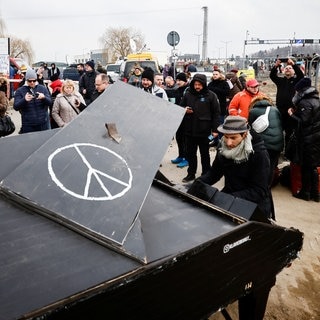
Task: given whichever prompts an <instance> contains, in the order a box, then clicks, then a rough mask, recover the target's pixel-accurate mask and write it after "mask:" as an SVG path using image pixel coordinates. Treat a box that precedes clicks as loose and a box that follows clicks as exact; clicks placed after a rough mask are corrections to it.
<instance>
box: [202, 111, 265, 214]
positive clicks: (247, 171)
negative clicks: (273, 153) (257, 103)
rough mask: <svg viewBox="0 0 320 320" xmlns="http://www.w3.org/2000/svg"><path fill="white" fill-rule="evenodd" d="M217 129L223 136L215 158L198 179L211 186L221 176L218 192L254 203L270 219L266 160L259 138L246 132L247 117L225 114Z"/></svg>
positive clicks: (247, 128)
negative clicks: (222, 180)
mask: <svg viewBox="0 0 320 320" xmlns="http://www.w3.org/2000/svg"><path fill="white" fill-rule="evenodd" d="M218 131H219V132H221V133H223V137H222V139H221V141H220V145H219V146H218V148H217V153H216V157H215V159H214V161H213V163H212V166H211V168H210V170H209V171H208V172H207V173H206V174H204V175H202V176H201V177H199V179H200V180H201V181H202V182H204V183H207V184H209V185H213V184H215V183H216V182H218V181H219V180H220V179H221V178H222V177H223V176H224V179H225V185H224V188H223V189H222V190H221V191H222V192H225V193H229V194H232V195H233V196H234V197H239V198H242V199H245V200H249V201H252V202H254V203H256V204H257V205H258V207H259V208H260V210H261V211H262V212H263V213H264V214H265V215H266V217H268V218H270V217H271V192H270V188H269V172H270V160H269V155H268V152H267V149H266V147H265V145H264V142H263V140H262V138H260V137H259V136H258V135H257V134H256V133H255V132H254V131H250V130H249V125H248V123H247V119H246V118H244V117H240V116H228V117H226V119H225V121H224V123H223V124H222V125H220V126H219V127H218Z"/></svg>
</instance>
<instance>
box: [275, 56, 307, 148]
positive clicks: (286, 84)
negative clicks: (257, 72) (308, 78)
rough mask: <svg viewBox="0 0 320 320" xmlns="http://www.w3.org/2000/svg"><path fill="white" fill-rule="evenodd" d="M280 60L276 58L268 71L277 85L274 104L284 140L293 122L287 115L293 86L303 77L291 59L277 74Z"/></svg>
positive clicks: (288, 134) (290, 130)
mask: <svg viewBox="0 0 320 320" xmlns="http://www.w3.org/2000/svg"><path fill="white" fill-rule="evenodd" d="M281 64H282V62H281V60H280V59H277V60H276V62H275V64H274V66H273V67H272V69H271V71H270V75H269V76H270V79H271V81H272V82H273V83H274V84H275V85H276V86H277V93H276V106H277V108H278V109H279V111H280V113H281V122H282V128H283V130H284V137H285V142H286V143H287V142H288V139H289V137H290V135H291V133H292V130H293V126H294V123H293V122H292V119H291V118H290V117H289V115H288V109H289V107H290V106H292V98H293V96H294V94H295V89H294V86H295V85H296V84H297V83H298V82H299V80H300V79H302V78H303V77H304V74H303V72H302V70H301V69H300V67H299V66H298V65H297V64H296V63H294V61H293V60H292V59H290V58H289V59H288V61H287V65H286V66H285V68H284V70H283V72H282V73H281V75H279V74H278V71H279V68H280V66H281Z"/></svg>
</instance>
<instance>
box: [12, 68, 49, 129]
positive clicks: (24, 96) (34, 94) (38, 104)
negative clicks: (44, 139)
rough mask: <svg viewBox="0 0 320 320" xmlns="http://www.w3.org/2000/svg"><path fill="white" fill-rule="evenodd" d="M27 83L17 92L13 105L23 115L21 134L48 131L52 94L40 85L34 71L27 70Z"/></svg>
mask: <svg viewBox="0 0 320 320" xmlns="http://www.w3.org/2000/svg"><path fill="white" fill-rule="evenodd" d="M25 81H26V82H25V85H23V86H22V87H20V88H18V89H17V90H16V92H15V95H14V103H13V108H14V109H15V110H16V111H19V112H20V114H21V130H20V133H28V132H35V131H43V130H48V129H50V125H49V123H50V120H49V113H48V107H49V106H50V105H51V104H52V100H51V96H50V93H49V91H48V89H47V88H46V87H45V86H44V85H42V84H39V83H38V81H37V74H36V72H35V71H34V70H33V69H28V70H27V72H26V76H25Z"/></svg>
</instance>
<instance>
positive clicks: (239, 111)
mask: <svg viewBox="0 0 320 320" xmlns="http://www.w3.org/2000/svg"><path fill="white" fill-rule="evenodd" d="M257 96H263V94H262V93H261V92H260V91H258V92H257V94H251V93H250V92H249V91H248V90H247V89H244V90H243V91H241V92H238V93H237V94H236V95H235V96H234V97H233V98H232V100H231V101H230V104H229V107H228V112H229V115H230V116H241V117H244V118H247V119H248V116H249V106H250V103H251V101H252V99H253V98H255V97H257Z"/></svg>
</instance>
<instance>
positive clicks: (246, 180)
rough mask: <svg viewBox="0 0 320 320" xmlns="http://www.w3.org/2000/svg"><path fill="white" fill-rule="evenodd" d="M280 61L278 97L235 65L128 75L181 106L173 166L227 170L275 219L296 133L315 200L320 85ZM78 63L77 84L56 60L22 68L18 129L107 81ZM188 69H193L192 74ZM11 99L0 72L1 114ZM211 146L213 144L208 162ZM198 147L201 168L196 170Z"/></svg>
mask: <svg viewBox="0 0 320 320" xmlns="http://www.w3.org/2000/svg"><path fill="white" fill-rule="evenodd" d="M280 64H281V61H280V60H276V62H275V64H274V66H273V67H272V69H271V71H270V79H271V80H272V81H273V82H274V84H275V85H276V88H277V92H276V101H275V102H274V101H272V100H271V98H270V97H269V96H267V95H266V94H265V93H263V92H262V91H261V90H260V83H259V82H258V81H257V80H256V79H254V78H252V79H246V75H245V74H241V75H239V76H238V73H239V72H238V70H237V69H232V70H231V71H230V72H227V73H226V74H224V73H223V72H222V71H221V70H220V69H219V68H218V67H215V68H214V70H213V73H212V78H211V80H210V81H209V83H208V81H207V78H206V76H205V75H203V74H201V73H197V71H196V67H195V66H194V65H188V68H186V69H185V70H183V71H182V72H177V70H175V69H174V66H172V65H171V66H170V67H169V66H168V68H167V69H164V70H163V72H162V73H156V72H154V70H152V69H150V68H145V69H143V68H141V66H140V65H138V64H137V65H135V66H134V68H133V70H132V74H131V76H130V78H129V81H128V85H131V86H134V87H136V88H137V90H143V91H145V92H146V93H148V94H152V95H154V96H156V97H158V98H161V99H164V100H166V101H168V103H169V102H170V103H173V104H176V105H177V106H179V107H181V108H184V111H185V114H184V117H183V119H182V121H181V123H180V125H179V127H178V129H177V131H176V133H175V139H176V142H177V147H178V154H177V157H176V158H174V159H172V160H171V163H172V164H174V165H176V166H177V167H178V168H184V167H187V175H186V176H185V177H184V178H183V180H182V182H183V183H192V182H193V181H194V180H196V179H199V180H200V181H201V182H203V183H206V184H208V185H213V184H215V183H216V182H218V181H219V180H220V179H221V178H222V177H224V187H223V189H222V191H223V192H225V193H228V194H231V195H233V196H235V197H239V198H243V199H245V200H249V201H252V202H254V203H256V204H257V206H258V207H259V208H260V211H261V212H262V213H263V214H264V215H265V216H266V217H267V218H270V219H274V220H275V219H276V212H275V206H274V202H273V198H272V185H273V179H274V173H275V171H276V169H277V167H278V163H279V158H280V155H281V154H284V156H285V153H284V151H285V148H286V146H287V145H288V144H289V141H290V139H291V137H292V135H293V133H294V134H295V135H296V138H297V140H298V144H297V149H298V155H299V156H298V158H297V159H294V160H292V159H289V160H290V161H295V163H296V164H298V165H299V166H300V168H301V189H300V190H299V191H298V192H297V193H295V194H293V196H294V197H296V198H298V199H301V200H306V201H309V200H313V201H315V202H320V194H319V170H318V168H319V166H320V100H319V92H318V91H317V89H316V88H315V87H313V86H312V82H311V79H310V78H308V77H305V76H304V73H303V72H302V71H301V69H300V68H299V66H298V65H296V64H295V62H294V61H293V60H292V59H288V61H287V65H286V66H285V68H284V69H283V71H281V73H280V72H279V66H280ZM172 67H173V68H172ZM77 70H78V72H79V82H78V85H76V83H75V81H72V80H65V81H62V80H61V79H60V70H59V68H57V67H56V66H55V64H52V65H51V68H50V69H49V68H48V67H47V65H46V64H44V65H43V66H41V67H40V68H39V69H38V70H33V69H28V70H22V73H23V79H22V81H21V82H20V84H19V88H18V89H17V90H16V91H15V94H14V102H13V108H14V110H16V111H18V112H19V113H20V115H21V128H20V131H19V133H20V134H24V133H28V132H35V131H43V130H48V129H50V128H57V127H59V128H61V127H64V126H66V125H67V124H68V123H70V122H71V121H73V120H74V119H75V118H76V117H77V116H78V115H79V114H80V112H81V111H83V110H84V109H85V108H86V107H87V106H89V105H90V104H91V103H92V102H93V101H95V100H96V99H98V98H99V97H100V96H101V95H102V94H103V93H104V92H105V90H106V89H107V88H108V87H109V86H110V85H112V81H111V80H110V77H109V76H108V75H107V73H106V72H105V70H103V68H101V66H100V67H99V68H96V66H95V63H94V61H92V60H90V61H87V62H86V63H85V64H84V65H82V64H79V65H78V66H77ZM190 70H192V71H190ZM190 72H196V73H195V74H194V75H193V77H192V78H190ZM48 80H49V81H48ZM9 99H10V90H9V83H8V81H7V80H6V79H5V78H0V118H1V119H2V118H4V117H5V116H6V111H7V108H8V105H9V104H8V101H9ZM266 119H267V120H266ZM0 133H1V132H0ZM3 135H5V134H1V136H3ZM212 147H213V148H215V151H216V152H215V157H214V159H213V161H211V159H210V152H209V151H210V148H212ZM198 150H199V153H200V162H201V175H200V176H199V177H196V173H197V168H198V157H197V152H198ZM250 310H253V312H257V314H254V315H250V317H251V316H252V319H253V318H254V319H262V318H263V315H264V312H265V305H261V306H260V307H259V310H258V311H256V309H255V308H251V309H250Z"/></svg>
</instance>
